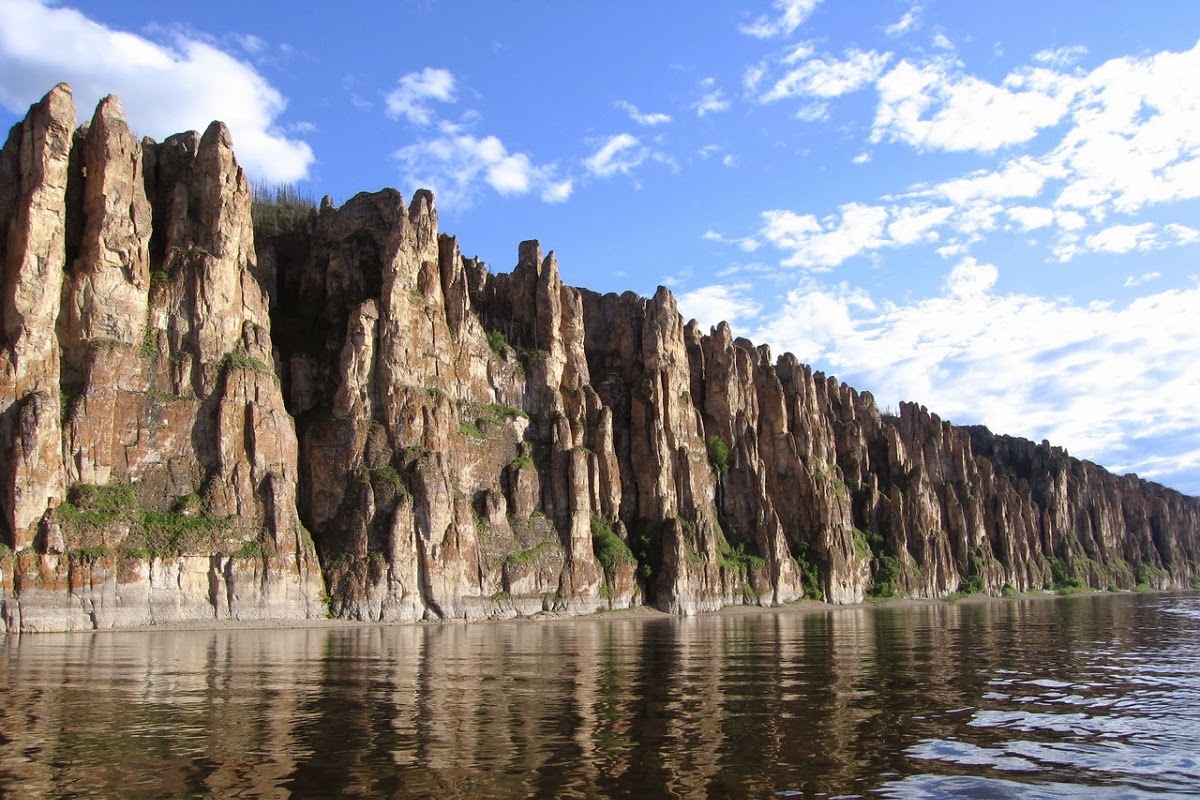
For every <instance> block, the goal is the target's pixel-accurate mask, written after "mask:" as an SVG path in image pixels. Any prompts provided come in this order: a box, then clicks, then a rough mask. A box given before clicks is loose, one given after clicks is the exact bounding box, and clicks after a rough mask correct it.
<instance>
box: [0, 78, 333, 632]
mask: <svg viewBox="0 0 1200 800" xmlns="http://www.w3.org/2000/svg"><path fill="white" fill-rule="evenodd" d="M74 125H75V110H74V107H73V105H72V103H71V95H70V90H69V89H67V88H66V87H65V86H60V87H57V88H56V89H55V90H54V91H52V92H51V93H50V94H49V95H47V97H46V98H45V99H44V100H43V101H42V102H41V103H39V104H38V105H36V106H34V108H33V109H31V112H30V115H29V117H28V118H27V119H26V121H25V122H24V123H22V124H21V125H19V126H17V128H15V129H14V132H13V135H12V136H11V137H10V139H9V144H8V145H7V146H6V148H5V150H4V154H3V156H2V157H0V164H2V165H3V166H2V167H0V177H2V178H3V180H0V190H2V191H0V194H2V199H0V208H2V209H3V210H4V220H3V221H4V222H5V229H6V233H7V236H6V238H5V250H4V263H5V271H4V284H3V296H4V298H5V312H4V322H5V336H6V347H5V348H4V350H3V351H0V352H2V353H3V355H2V356H0V360H3V372H2V374H3V389H4V397H5V398H6V399H5V401H4V402H5V406H4V411H3V420H4V421H3V424H2V427H0V435H2V436H4V437H5V442H4V445H5V447H4V460H3V463H2V465H0V474H2V475H3V476H4V486H5V488H6V498H5V499H6V502H5V503H4V508H5V509H6V514H5V517H6V519H5V530H4V533H5V541H6V544H8V545H9V546H11V547H12V549H14V550H16V551H18V552H17V553H15V554H14V555H12V556H9V557H7V558H5V559H3V560H0V573H2V574H3V587H4V589H3V593H2V596H0V603H2V604H3V607H4V613H3V617H4V619H5V621H6V622H5V624H6V626H7V627H8V628H10V629H17V630H51V629H75V628H80V627H111V626H114V625H116V626H121V625H129V624H148V623H154V622H162V621H178V620H184V619H221V618H239V619H246V618H258V617H284V618H297V617H299V618H304V617H311V616H323V615H324V613H325V604H324V601H323V596H324V591H323V586H322V581H321V574H320V568H319V565H318V563H317V560H316V554H315V551H314V549H313V545H312V542H311V540H310V539H309V538H308V537H307V535H306V533H305V532H304V531H303V529H302V528H301V525H300V521H299V516H298V514H297V512H296V481H297V479H298V475H299V472H298V468H297V442H296V436H295V427H294V422H293V420H292V418H291V416H290V415H289V414H288V413H287V411H286V409H285V407H284V403H283V396H282V393H281V390H280V385H279V380H278V378H277V377H276V370H275V365H274V361H275V359H274V354H273V348H272V342H271V334H270V328H269V318H268V312H267V296H266V293H265V291H264V289H263V287H262V286H260V285H259V284H258V282H257V280H256V278H255V253H254V245H253V230H252V228H251V223H250V193H249V187H248V184H247V183H246V179H245V176H244V175H243V174H242V172H241V170H240V168H238V166H237V162H236V160H235V158H234V156H233V151H232V147H231V141H230V137H229V132H228V131H227V130H226V129H225V128H224V126H222V125H219V124H214V125H213V126H212V127H211V128H210V129H209V131H208V132H207V133H206V134H205V135H204V136H203V137H199V138H197V137H194V136H186V135H183V136H179V137H173V139H172V140H171V141H169V142H168V143H167V144H165V145H162V146H159V145H155V144H154V143H153V142H151V141H149V140H144V141H142V142H139V141H138V140H137V139H135V138H134V137H133V135H132V134H131V133H130V131H129V129H128V126H127V125H126V122H125V119H124V116H123V113H122V111H121V106H120V103H119V102H118V101H117V100H116V98H114V97H109V98H106V99H105V100H104V101H102V102H101V103H100V105H99V107H98V108H97V109H96V113H95V115H94V116H93V118H92V121H91V123H90V124H89V125H87V126H85V127H84V128H81V129H80V130H79V131H77V132H76V131H74ZM59 298H62V301H63V302H62V304H61V307H60V303H59ZM35 550H36V551H38V552H33V551H35ZM235 556H236V557H235Z"/></svg>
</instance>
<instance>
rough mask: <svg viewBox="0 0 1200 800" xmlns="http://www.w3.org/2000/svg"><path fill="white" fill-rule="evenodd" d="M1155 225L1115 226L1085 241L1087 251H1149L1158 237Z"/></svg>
mask: <svg viewBox="0 0 1200 800" xmlns="http://www.w3.org/2000/svg"><path fill="white" fill-rule="evenodd" d="M1154 228H1155V225H1154V223H1152V222H1144V223H1142V224H1140V225H1113V226H1111V227H1109V228H1105V229H1104V230H1102V231H1100V232H1099V233H1097V234H1094V235H1092V236H1089V237H1087V239H1086V240H1085V242H1086V244H1087V249H1089V250H1092V251H1094V252H1097V253H1128V252H1130V251H1131V250H1149V249H1150V248H1151V247H1153V245H1154V243H1155V241H1156V238H1157V237H1156V236H1155V234H1154Z"/></svg>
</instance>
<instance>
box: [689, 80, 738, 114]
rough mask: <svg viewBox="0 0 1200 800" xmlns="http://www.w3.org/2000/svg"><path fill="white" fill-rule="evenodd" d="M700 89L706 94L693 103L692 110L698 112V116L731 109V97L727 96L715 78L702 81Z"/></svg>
mask: <svg viewBox="0 0 1200 800" xmlns="http://www.w3.org/2000/svg"><path fill="white" fill-rule="evenodd" d="M700 89H701V90H702V91H703V92H704V94H703V95H702V96H701V97H700V99H699V100H697V101H696V102H694V103H692V110H693V111H695V112H696V116H697V117H703V116H704V115H705V114H714V113H717V112H720V111H728V110H729V107H730V105H731V104H730V102H729V99H728V98H727V97H726V96H725V91H724V90H723V89H721V88H720V87H718V86H717V81H716V79H715V78H705V79H704V80H702V81H700Z"/></svg>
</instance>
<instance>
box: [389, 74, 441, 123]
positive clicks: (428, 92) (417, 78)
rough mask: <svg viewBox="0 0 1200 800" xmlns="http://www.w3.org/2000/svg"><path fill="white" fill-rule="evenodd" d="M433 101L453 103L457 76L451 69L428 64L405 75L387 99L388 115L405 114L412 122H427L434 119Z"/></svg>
mask: <svg viewBox="0 0 1200 800" xmlns="http://www.w3.org/2000/svg"><path fill="white" fill-rule="evenodd" d="M431 100H436V101H437V102H439V103H453V102H454V75H452V74H451V73H450V71H449V70H445V69H435V68H433V67H426V68H425V69H423V70H421V71H420V72H410V73H408V74H407V75H404V76H402V77H401V78H400V81H399V82H398V83H397V84H396V88H395V89H393V90H392V91H390V92H388V95H387V97H386V98H385V102H386V103H387V115H388V116H389V117H391V118H392V119H400V118H401V117H403V118H404V119H406V120H408V121H409V122H411V123H412V124H413V125H428V124H429V123H430V122H432V121H433V119H434V113H433V109H432V108H430V105H429V102H430V101H431Z"/></svg>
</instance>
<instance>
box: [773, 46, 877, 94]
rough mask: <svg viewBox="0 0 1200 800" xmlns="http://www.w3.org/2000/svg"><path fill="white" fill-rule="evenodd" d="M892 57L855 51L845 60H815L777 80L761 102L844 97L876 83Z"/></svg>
mask: <svg viewBox="0 0 1200 800" xmlns="http://www.w3.org/2000/svg"><path fill="white" fill-rule="evenodd" d="M891 57H892V54H891V53H878V52H876V51H874V50H871V51H868V52H863V51H862V50H856V49H851V50H847V51H846V53H845V58H844V59H841V60H838V59H835V58H811V59H808V60H807V61H804V62H803V63H801V64H800V66H799V67H796V68H795V69H793V70H790V71H789V72H788V73H787V74H786V75H784V76H783V77H782V78H779V79H778V80H777V81H775V83H774V85H772V86H771V88H770V89H769V90H768V91H767V92H765V93H764V94H763V95H762V96H761V97H760V98H759V100H761V101H762V102H764V103H771V102H774V101H777V100H782V99H784V98H786V97H819V98H831V97H841V96H842V95H844V94H848V93H850V92H855V91H858V90H859V89H861V88H863V87H864V86H866V85H867V84H869V83H871V82H873V81H875V80H876V79H877V78H878V77H879V76H880V74H882V72H883V69H884V67H886V66H887V63H888V61H890V60H891Z"/></svg>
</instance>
